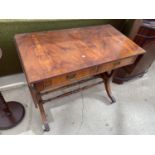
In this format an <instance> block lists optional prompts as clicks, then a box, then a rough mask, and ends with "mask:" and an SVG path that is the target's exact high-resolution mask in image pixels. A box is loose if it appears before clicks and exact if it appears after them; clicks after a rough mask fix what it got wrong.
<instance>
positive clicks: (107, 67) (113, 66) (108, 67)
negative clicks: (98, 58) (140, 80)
mask: <svg viewBox="0 0 155 155" xmlns="http://www.w3.org/2000/svg"><path fill="white" fill-rule="evenodd" d="M135 59H136V57H131V58H126V59H122V60H119V61H115V62H111V63H107V64H103V65H99V66H98V73H103V72H106V71H110V70H113V69H117V68H120V67H123V66H127V65H130V64H133V63H134V62H135Z"/></svg>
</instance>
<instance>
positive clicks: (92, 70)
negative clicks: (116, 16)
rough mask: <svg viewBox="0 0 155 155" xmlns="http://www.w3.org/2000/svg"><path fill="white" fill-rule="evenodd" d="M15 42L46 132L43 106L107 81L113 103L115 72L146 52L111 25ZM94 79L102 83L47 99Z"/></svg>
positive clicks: (38, 34) (19, 36) (33, 35)
mask: <svg viewBox="0 0 155 155" xmlns="http://www.w3.org/2000/svg"><path fill="white" fill-rule="evenodd" d="M15 41H16V46H17V49H18V53H19V57H20V60H21V63H22V65H23V70H24V72H25V75H26V78H27V82H28V86H29V89H30V92H31V94H32V97H33V100H34V103H35V107H36V108H37V107H38V108H39V111H40V114H41V118H42V122H43V125H44V128H45V131H49V125H48V121H47V117H46V114H45V110H44V107H43V103H45V102H49V101H51V100H54V99H56V98H59V97H63V96H67V95H69V94H72V93H76V92H78V91H81V90H83V89H86V88H90V87H91V86H94V85H96V84H100V83H101V82H103V81H104V83H105V88H106V91H107V94H108V96H109V97H110V99H111V101H112V103H113V102H115V99H114V97H113V96H112V94H111V89H110V80H111V77H112V75H113V70H115V69H116V68H119V67H122V66H126V65H129V64H132V63H134V61H135V59H136V57H137V56H138V55H140V54H143V53H144V52H145V51H144V50H143V49H142V48H140V47H139V46H138V45H136V44H135V43H134V42H133V41H131V40H130V39H128V38H127V37H126V36H124V35H123V34H122V33H120V32H119V31H118V30H116V29H115V28H114V27H112V26H111V25H101V26H92V27H84V28H73V29H65V30H55V31H47V32H33V33H26V34H17V35H16V36H15ZM93 78H101V79H102V81H100V82H98V83H95V84H92V85H88V86H85V87H82V88H79V89H76V90H74V91H72V92H67V93H65V94H62V95H59V96H56V97H54V98H49V99H43V95H45V94H47V93H50V92H52V91H55V90H57V89H59V88H62V87H67V86H73V85H74V84H79V82H85V81H88V80H91V79H93Z"/></svg>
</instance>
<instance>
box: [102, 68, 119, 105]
mask: <svg viewBox="0 0 155 155" xmlns="http://www.w3.org/2000/svg"><path fill="white" fill-rule="evenodd" d="M113 74H114V71H112V72H111V73H107V72H105V73H103V74H101V78H102V79H103V80H104V85H105V89H106V92H107V94H108V96H109V98H110V99H111V101H112V103H115V102H116V100H115V98H114V97H113V95H112V91H111V87H110V82H111V80H112V77H113Z"/></svg>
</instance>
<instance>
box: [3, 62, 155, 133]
mask: <svg viewBox="0 0 155 155" xmlns="http://www.w3.org/2000/svg"><path fill="white" fill-rule="evenodd" d="M154 68H155V64H153V65H152V66H151V68H150V70H149V72H148V73H147V74H146V75H145V76H144V77H142V78H139V79H136V80H132V81H130V82H126V83H125V84H123V85H116V84H112V90H113V94H114V96H115V97H116V99H117V102H116V103H115V104H110V101H109V98H108V97H107V94H106V92H105V89H104V86H103V84H101V85H98V86H95V87H93V88H91V89H89V90H85V91H83V92H80V93H77V94H73V95H71V96H68V97H65V98H61V99H58V100H55V101H52V102H50V103H46V104H45V109H46V111H47V115H48V120H49V125H50V128H51V130H50V131H49V132H43V130H42V124H41V119H40V114H39V113H38V110H37V109H35V108H34V105H33V101H32V98H31V96H30V93H29V90H28V87H27V85H26V81H25V77H24V75H23V74H18V75H12V76H8V77H2V78H0V84H1V90H3V91H2V92H3V95H4V97H5V99H6V100H7V101H9V100H16V101H19V102H21V103H22V104H23V105H24V107H25V109H26V115H25V118H24V120H23V121H22V122H21V123H20V124H19V125H18V126H16V127H14V128H13V129H9V130H3V131H2V130H1V131H0V134H2V135H6V134H9V135H10V134H19V135H35V134H44V135H47V134H50V135H62V134H65V135H73V134H79V135H81V134H82V135H83V134H86V135H88V134H89V135H90V134H91V135H92V134H93V135H95V134H96V135H116V134H119V135H122V134H134V135H139V134H155V95H154V94H155V93H154V92H155V80H154V79H155V69H154ZM16 82H18V83H20V84H19V85H18V86H16V85H15V86H14V85H13V86H12V85H11V87H9V89H8V88H6V87H5V86H6V85H8V84H11V83H16ZM78 87H80V85H79V86H78ZM62 91H67V90H62ZM57 93H60V92H56V93H55V94H57ZM55 94H52V95H55Z"/></svg>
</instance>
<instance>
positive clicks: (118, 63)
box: [113, 61, 121, 66]
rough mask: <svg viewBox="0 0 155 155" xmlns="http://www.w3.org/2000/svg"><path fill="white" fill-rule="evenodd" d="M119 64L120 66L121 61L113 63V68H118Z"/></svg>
mask: <svg viewBox="0 0 155 155" xmlns="http://www.w3.org/2000/svg"><path fill="white" fill-rule="evenodd" d="M120 64H121V61H117V62H114V63H113V65H114V66H118V65H120Z"/></svg>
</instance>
